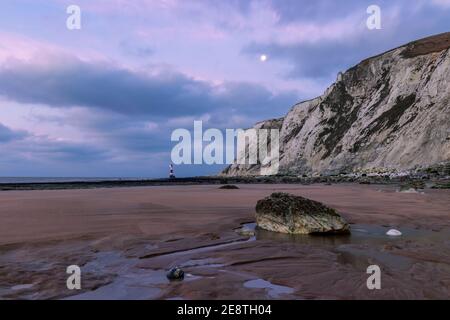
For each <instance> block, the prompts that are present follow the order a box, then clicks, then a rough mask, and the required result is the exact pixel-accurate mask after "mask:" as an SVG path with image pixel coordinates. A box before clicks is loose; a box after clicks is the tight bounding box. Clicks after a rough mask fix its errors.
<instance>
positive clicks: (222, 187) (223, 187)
mask: <svg viewBox="0 0 450 320" xmlns="http://www.w3.org/2000/svg"><path fill="white" fill-rule="evenodd" d="M219 189H225V190H236V189H239V187H238V186H235V185H232V184H226V185H224V186H221V187H220V188H219Z"/></svg>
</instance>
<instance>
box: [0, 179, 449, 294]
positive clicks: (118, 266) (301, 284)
mask: <svg viewBox="0 0 450 320" xmlns="http://www.w3.org/2000/svg"><path fill="white" fill-rule="evenodd" d="M219 186H220V185H174V186H170V185H164V186H146V187H129V188H120V187H119V188H95V189H72V190H71V189H68V190H31V191H3V192H0V299H16V298H19V299H448V298H449V297H450V210H449V208H450V191H449V190H437V189H436V190H434V189H425V190H423V191H420V190H419V191H414V192H399V190H398V187H397V186H395V185H362V184H351V183H343V184H332V185H325V184H312V185H296V184H289V185H288V184H239V185H238V186H239V189H237V190H222V189H219ZM272 192H288V193H292V194H295V195H300V196H303V197H307V198H310V199H312V200H316V201H320V202H322V203H324V204H326V205H328V206H330V207H333V208H335V209H336V210H337V211H338V212H339V213H340V214H341V215H342V216H343V217H344V218H345V219H346V220H347V221H348V222H349V223H350V224H351V235H349V236H345V235H327V236H289V235H282V234H276V233H272V232H268V231H264V230H258V229H256V230H255V234H254V235H253V233H252V232H251V231H252V230H253V228H254V227H255V226H254V222H255V204H256V202H257V201H258V200H259V199H262V198H264V197H266V196H268V195H270V194H271V193H272ZM241 228H244V231H245V230H247V231H250V232H248V233H245V232H240V230H241ZM391 228H395V229H398V230H400V231H401V232H402V236H400V237H389V236H387V235H386V231H388V230H389V229H391ZM241 231H242V230H241ZM374 264H375V265H379V266H380V268H381V272H382V273H381V274H382V275H381V279H382V280H381V283H382V289H381V290H369V289H368V288H367V286H366V280H367V278H368V277H369V274H367V272H366V270H367V267H368V266H370V265H374ZM69 265H78V266H80V267H81V271H82V289H81V290H69V289H67V287H66V279H67V277H68V276H69V275H68V274H67V273H66V268H67V266H69ZM174 266H179V267H181V268H182V269H183V270H184V271H185V279H184V280H183V281H175V282H170V281H168V280H167V279H166V277H165V274H166V272H167V270H168V269H169V268H171V267H174Z"/></svg>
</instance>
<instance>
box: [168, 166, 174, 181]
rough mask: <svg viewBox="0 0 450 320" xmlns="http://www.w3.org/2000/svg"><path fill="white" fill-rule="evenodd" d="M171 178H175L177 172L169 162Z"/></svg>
mask: <svg viewBox="0 0 450 320" xmlns="http://www.w3.org/2000/svg"><path fill="white" fill-rule="evenodd" d="M169 178H170V179H175V174H174V173H173V164H169Z"/></svg>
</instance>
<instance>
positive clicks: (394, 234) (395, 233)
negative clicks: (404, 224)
mask: <svg viewBox="0 0 450 320" xmlns="http://www.w3.org/2000/svg"><path fill="white" fill-rule="evenodd" d="M386 235H388V236H391V237H399V236H401V235H402V233H401V232H400V231H398V230H396V229H391V230H389V231H388V232H386Z"/></svg>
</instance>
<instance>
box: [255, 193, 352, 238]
mask: <svg viewBox="0 0 450 320" xmlns="http://www.w3.org/2000/svg"><path fill="white" fill-rule="evenodd" d="M256 223H257V225H258V227H260V228H262V229H265V230H268V231H274V232H281V233H290V234H322V233H331V234H337V233H344V234H346V233H350V226H349V225H348V223H347V222H346V221H345V220H344V219H343V218H342V217H341V216H340V215H339V214H338V213H337V212H336V210H334V209H332V208H329V207H327V206H325V205H323V204H322V203H320V202H317V201H313V200H309V199H306V198H303V197H299V196H294V195H291V194H288V193H273V194H272V195H270V196H269V197H266V198H264V199H262V200H259V201H258V203H257V204H256Z"/></svg>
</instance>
